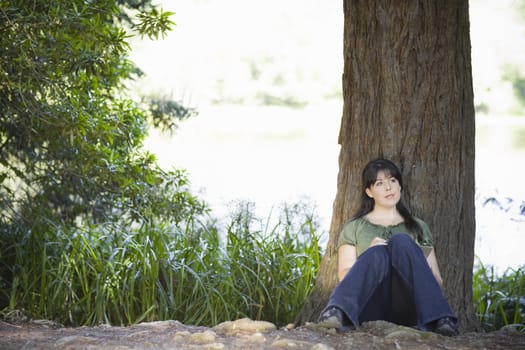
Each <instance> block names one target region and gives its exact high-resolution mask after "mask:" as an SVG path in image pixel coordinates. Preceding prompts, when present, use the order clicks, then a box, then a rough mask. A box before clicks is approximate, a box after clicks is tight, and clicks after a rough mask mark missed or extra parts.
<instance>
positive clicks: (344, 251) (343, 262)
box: [337, 244, 357, 281]
mask: <svg viewBox="0 0 525 350" xmlns="http://www.w3.org/2000/svg"><path fill="white" fill-rule="evenodd" d="M337 259H338V260H337V277H338V278H339V281H341V280H342V279H343V278H344V277H345V275H346V273H347V272H348V270H350V268H351V267H352V266H353V265H354V263H355V261H356V259H357V250H356V249H355V246H353V245H350V244H343V245H342V246H340V247H339V250H338V258H337Z"/></svg>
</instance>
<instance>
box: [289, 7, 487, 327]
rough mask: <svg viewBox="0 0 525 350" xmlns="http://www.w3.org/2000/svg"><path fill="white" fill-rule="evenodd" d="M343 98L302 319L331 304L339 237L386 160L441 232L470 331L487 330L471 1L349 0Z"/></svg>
mask: <svg viewBox="0 0 525 350" xmlns="http://www.w3.org/2000/svg"><path fill="white" fill-rule="evenodd" d="M343 97H344V105H343V115H342V121H341V129H340V134H339V143H340V145H341V151H340V155H339V175H338V179H337V195H336V198H335V201H334V205H333V216H332V222H331V226H330V237H329V241H328V245H327V247H326V253H325V255H324V257H323V259H322V262H321V266H320V270H319V273H318V276H317V280H316V286H315V289H314V290H313V292H312V293H311V295H310V297H309V298H308V301H307V303H306V305H305V307H304V308H303V310H302V311H301V313H300V314H299V315H298V317H297V319H296V323H297V324H302V323H304V322H306V321H313V320H315V319H316V318H317V317H318V315H319V312H320V311H321V309H322V308H323V307H324V306H325V304H326V301H327V299H328V297H329V295H330V292H331V291H332V289H333V288H334V287H335V285H336V283H337V282H336V263H337V247H336V243H337V239H338V236H339V233H340V231H341V228H342V226H343V224H344V222H345V221H346V220H347V219H348V218H349V217H350V216H351V214H352V213H353V212H354V211H355V209H356V208H357V206H358V201H359V196H360V194H359V193H360V189H359V185H360V175H361V174H360V172H361V170H362V168H363V167H364V165H365V164H366V163H367V162H368V161H369V160H371V159H374V158H378V157H386V158H389V159H391V160H393V161H394V162H396V163H397V164H398V165H399V166H400V168H401V171H402V173H403V176H404V181H405V187H406V188H405V189H404V191H403V196H404V199H405V203H407V205H408V207H409V208H411V209H412V211H413V212H414V213H415V214H416V215H417V216H419V217H421V218H423V220H425V221H426V222H427V223H428V224H429V226H430V228H431V230H432V232H433V236H434V240H435V249H436V254H437V257H438V261H439V262H440V268H441V272H442V275H443V277H444V281H445V290H444V292H445V295H446V297H447V298H448V300H449V302H450V303H451V306H452V307H453V309H454V310H455V311H456V312H457V314H458V316H459V319H460V326H461V328H462V329H463V330H473V329H477V328H478V326H477V321H476V318H475V315H474V309H473V305H472V268H473V261H474V238H475V237H474V235H475V211H474V209H475V208H474V137H475V120H474V103H473V91H472V71H471V56H470V34H469V6H468V0H444V1H435V0H420V1H388V0H378V1H365V0H361V1H360V0H345V1H344V73H343Z"/></svg>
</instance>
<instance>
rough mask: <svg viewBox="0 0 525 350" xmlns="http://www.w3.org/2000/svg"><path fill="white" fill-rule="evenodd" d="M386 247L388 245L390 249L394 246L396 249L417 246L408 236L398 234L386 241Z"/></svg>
mask: <svg viewBox="0 0 525 350" xmlns="http://www.w3.org/2000/svg"><path fill="white" fill-rule="evenodd" d="M388 245H390V246H391V247H393V246H396V247H407V246H412V245H417V244H416V242H415V241H414V239H413V238H412V237H411V236H409V235H408V234H406V233H398V234H395V235H393V236H392V237H391V238H390V239H389V240H388Z"/></svg>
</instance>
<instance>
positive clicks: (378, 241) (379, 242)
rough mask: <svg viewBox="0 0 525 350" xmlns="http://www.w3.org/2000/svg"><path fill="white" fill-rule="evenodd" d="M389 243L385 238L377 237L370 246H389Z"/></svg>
mask: <svg viewBox="0 0 525 350" xmlns="http://www.w3.org/2000/svg"><path fill="white" fill-rule="evenodd" d="M387 244H388V242H387V240H386V239H383V238H380V237H375V238H374V239H373V240H372V242H370V246H371V247H373V246H375V245H387Z"/></svg>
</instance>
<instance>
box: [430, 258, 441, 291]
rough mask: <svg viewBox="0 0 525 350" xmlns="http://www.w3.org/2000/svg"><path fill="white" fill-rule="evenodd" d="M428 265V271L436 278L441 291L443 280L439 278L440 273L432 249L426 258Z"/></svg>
mask: <svg viewBox="0 0 525 350" xmlns="http://www.w3.org/2000/svg"><path fill="white" fill-rule="evenodd" d="M427 262H428V265H429V266H430V269H431V270H432V274H433V275H434V277H435V278H436V281H437V283H438V284H439V286H440V287H441V289H443V278H441V272H439V265H438V262H437V258H436V253H435V252H434V248H432V250H431V251H430V254H429V255H428V257H427Z"/></svg>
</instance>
